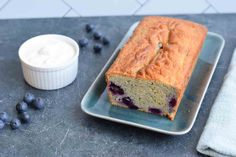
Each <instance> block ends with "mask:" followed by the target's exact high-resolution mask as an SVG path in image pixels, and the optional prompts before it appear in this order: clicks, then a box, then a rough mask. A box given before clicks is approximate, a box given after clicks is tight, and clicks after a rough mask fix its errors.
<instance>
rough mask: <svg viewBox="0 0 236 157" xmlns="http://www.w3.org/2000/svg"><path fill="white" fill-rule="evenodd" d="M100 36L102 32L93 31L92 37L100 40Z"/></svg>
mask: <svg viewBox="0 0 236 157" xmlns="http://www.w3.org/2000/svg"><path fill="white" fill-rule="evenodd" d="M101 37H102V34H101V33H99V32H94V33H93V38H94V39H95V40H100V39H101Z"/></svg>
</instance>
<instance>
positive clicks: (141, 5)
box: [132, 0, 149, 15]
mask: <svg viewBox="0 0 236 157" xmlns="http://www.w3.org/2000/svg"><path fill="white" fill-rule="evenodd" d="M136 1H137V0H136ZM148 1H149V0H146V1H145V2H144V3H143V4H140V3H139V2H138V3H139V4H140V7H139V8H138V9H136V10H135V11H134V12H133V14H132V15H135V14H136V13H137V12H138V11H139V10H140V9H141V8H142V7H143V6H144V5H145V4H146V3H147V2H148Z"/></svg>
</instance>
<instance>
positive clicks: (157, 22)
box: [106, 16, 207, 120]
mask: <svg viewBox="0 0 236 157" xmlns="http://www.w3.org/2000/svg"><path fill="white" fill-rule="evenodd" d="M206 33H207V29H206V28H205V27H204V26H202V25H200V24H197V23H193V22H190V21H185V20H180V19H174V18H167V17H157V16H156V17H154V16H152V17H145V18H144V19H143V20H142V21H141V22H140V23H139V25H138V26H137V28H136V29H135V31H134V33H133V35H132V37H131V38H130V39H129V41H128V42H127V43H126V44H125V45H124V47H123V48H122V49H121V50H120V52H119V55H118V57H117V58H116V60H115V61H114V63H113V64H112V66H111V67H110V68H109V70H108V71H107V72H106V81H107V91H108V95H109V99H110V101H111V103H112V104H113V105H117V106H121V107H125V108H129V109H134V110H140V111H144V112H149V113H152V114H157V115H161V116H167V117H168V118H169V119H170V120H174V117H175V114H176V112H177V110H178V107H179V104H180V102H181V99H182V97H183V93H184V91H185V89H186V86H187V84H188V81H189V78H190V76H191V74H192V71H193V69H194V66H195V64H196V61H197V58H198V55H199V53H200V50H201V48H202V45H203V42H204V39H205V37H206Z"/></svg>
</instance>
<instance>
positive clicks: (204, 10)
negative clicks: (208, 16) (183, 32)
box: [201, 4, 211, 14]
mask: <svg viewBox="0 0 236 157" xmlns="http://www.w3.org/2000/svg"><path fill="white" fill-rule="evenodd" d="M209 8H211V5H210V4H208V6H207V7H206V8H205V9H203V11H202V12H201V14H204V13H205V12H206V11H207V10H208V9H209Z"/></svg>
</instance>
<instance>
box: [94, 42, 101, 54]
mask: <svg viewBox="0 0 236 157" xmlns="http://www.w3.org/2000/svg"><path fill="white" fill-rule="evenodd" d="M93 50H94V52H95V53H99V52H101V51H102V46H101V45H99V44H95V45H94V46H93Z"/></svg>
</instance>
